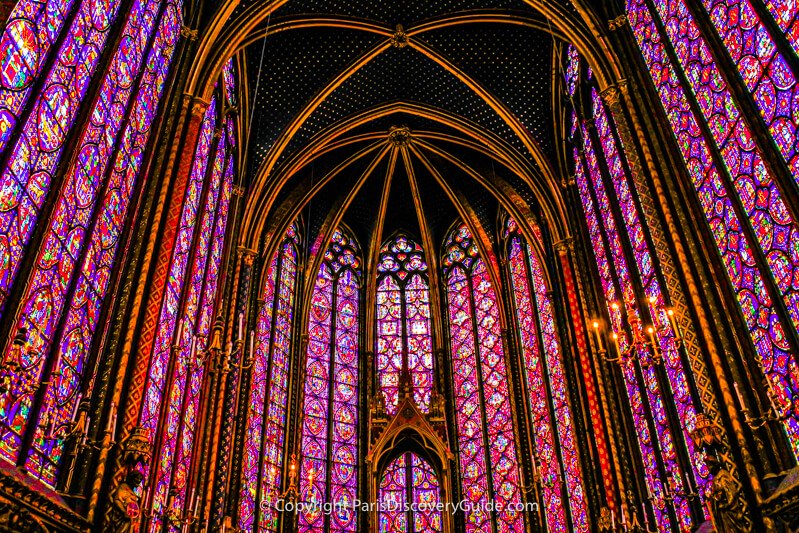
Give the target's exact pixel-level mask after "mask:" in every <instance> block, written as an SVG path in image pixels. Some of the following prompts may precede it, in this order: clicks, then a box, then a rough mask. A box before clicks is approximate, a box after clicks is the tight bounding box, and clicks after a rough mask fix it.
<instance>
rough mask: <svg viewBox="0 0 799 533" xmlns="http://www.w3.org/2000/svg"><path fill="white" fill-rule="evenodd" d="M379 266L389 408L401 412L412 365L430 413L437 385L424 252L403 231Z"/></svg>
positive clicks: (422, 404) (380, 340)
mask: <svg viewBox="0 0 799 533" xmlns="http://www.w3.org/2000/svg"><path fill="white" fill-rule="evenodd" d="M377 271H378V281H377V356H376V362H377V376H378V379H379V383H380V390H381V391H382V392H383V398H384V400H385V405H386V412H387V413H388V414H390V415H393V414H394V413H396V411H397V407H398V403H399V398H398V396H399V388H398V387H399V384H400V375H401V374H402V372H403V371H407V375H408V376H409V378H410V384H411V385H412V386H413V399H414V401H415V402H416V405H418V406H419V409H420V410H421V411H422V412H425V413H426V412H427V411H428V410H429V409H430V397H431V394H432V390H433V346H432V340H431V337H430V289H429V288H428V281H427V263H425V260H424V252H423V251H422V248H421V247H420V246H419V245H418V244H416V243H415V242H413V241H412V240H410V239H409V238H407V237H405V236H399V237H397V238H395V239H393V240H392V241H391V242H390V243H388V244H386V245H385V246H383V248H382V249H381V250H380V262H379V263H378V265H377Z"/></svg>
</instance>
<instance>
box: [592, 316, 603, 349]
mask: <svg viewBox="0 0 799 533" xmlns="http://www.w3.org/2000/svg"><path fill="white" fill-rule="evenodd" d="M593 326H594V335H596V346H597V348H598V349H599V351H600V352H603V351H605V347H604V346H603V345H602V333H601V332H600V331H599V322H597V321H596V320H594V323H593Z"/></svg>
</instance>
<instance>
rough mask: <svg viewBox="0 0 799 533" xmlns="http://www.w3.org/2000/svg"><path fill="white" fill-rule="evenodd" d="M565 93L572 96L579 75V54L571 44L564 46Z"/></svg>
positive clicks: (575, 89)
mask: <svg viewBox="0 0 799 533" xmlns="http://www.w3.org/2000/svg"><path fill="white" fill-rule="evenodd" d="M565 77H566V94H568V95H569V96H570V97H571V96H574V93H575V92H576V91H577V81H578V80H579V77H580V55H579V54H578V53H577V48H575V47H574V45H573V44H569V45H568V46H567V47H566V74H565Z"/></svg>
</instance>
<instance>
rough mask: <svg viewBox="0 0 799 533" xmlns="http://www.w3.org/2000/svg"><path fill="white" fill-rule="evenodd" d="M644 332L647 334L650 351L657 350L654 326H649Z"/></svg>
mask: <svg viewBox="0 0 799 533" xmlns="http://www.w3.org/2000/svg"><path fill="white" fill-rule="evenodd" d="M646 332H647V333H648V334H649V341H650V342H651V343H652V351H655V350H656V349H657V342H655V328H654V326H649V327H647V328H646Z"/></svg>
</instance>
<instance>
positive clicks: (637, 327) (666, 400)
mask: <svg viewBox="0 0 799 533" xmlns="http://www.w3.org/2000/svg"><path fill="white" fill-rule="evenodd" d="M589 94H590V95H591V99H590V103H591V113H592V115H593V120H594V124H595V126H596V129H595V131H590V130H589V129H588V127H586V126H585V125H584V126H583V127H582V128H581V130H580V134H581V136H582V138H583V145H584V151H583V153H582V154H580V153H578V152H575V165H576V167H575V168H576V170H575V175H576V182H577V187H578V190H579V193H580V199H581V201H582V204H583V209H584V212H585V215H586V223H587V226H588V230H589V234H590V237H591V244H592V247H593V250H594V256H595V258H596V261H597V265H598V271H599V275H600V278H601V281H602V288H603V292H604V295H605V298H606V302H607V312H608V315H609V317H610V327H611V333H612V337H611V338H610V339H609V340H610V341H611V342H610V344H611V351H612V352H613V353H615V354H617V355H618V357H619V364H620V367H621V372H622V375H623V377H624V381H625V385H626V389H627V396H628V401H629V407H630V409H631V411H632V418H633V422H634V424H635V429H636V433H637V437H638V446H639V450H640V453H641V456H642V458H643V466H644V472H645V483H646V488H647V492H648V493H649V494H651V498H650V501H651V511H652V513H651V514H649V513H647V514H645V519H646V520H647V521H650V520H653V521H654V523H655V524H656V525H657V527H658V529H669V528H674V529H679V530H681V531H689V530H691V529H692V528H693V527H695V522H696V521H697V520H699V521H702V520H704V513H705V511H704V509H703V508H702V507H700V506H699V505H697V503H702V502H703V494H704V490H705V488H706V487H707V485H708V483H709V473H708V472H707V469H706V467H705V466H704V462H703V461H702V460H701V458H700V457H699V455H698V454H699V450H697V449H695V446H694V442H693V440H692V439H691V438H690V432H691V430H692V429H693V427H694V424H695V418H696V411H697V410H696V406H695V405H696V403H695V402H696V400H695V399H694V398H695V393H694V391H693V387H694V385H693V384H692V374H691V370H690V366H689V365H688V363H687V362H686V360H685V354H684V353H683V350H682V346H681V344H680V342H679V339H678V332H677V330H676V328H675V322H674V320H673V319H670V316H669V315H668V314H667V312H666V310H665V306H666V305H667V302H668V300H667V298H668V293H666V292H665V291H664V287H663V285H662V281H661V278H660V275H659V273H658V270H657V269H658V265H657V263H656V256H653V253H652V245H651V244H650V240H649V237H648V233H647V231H646V227H645V226H644V225H643V223H642V217H643V212H642V210H641V206H640V205H639V202H638V198H637V196H636V195H635V189H634V188H633V186H632V184H631V180H630V175H629V173H628V170H627V163H626V160H625V159H624V158H623V152H622V151H621V150H620V146H621V145H619V144H618V141H617V138H616V133H615V130H614V125H613V122H612V121H611V120H610V117H609V115H608V113H607V111H606V110H605V107H604V105H603V103H602V101H601V100H600V98H599V95H598V94H597V92H596V90H594V89H592V90H591V91H590V93H589ZM619 354H620V355H619ZM695 493H696V494H700V496H701V498H700V499H694V498H693V496H692V494H695Z"/></svg>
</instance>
